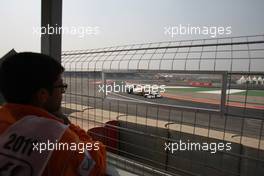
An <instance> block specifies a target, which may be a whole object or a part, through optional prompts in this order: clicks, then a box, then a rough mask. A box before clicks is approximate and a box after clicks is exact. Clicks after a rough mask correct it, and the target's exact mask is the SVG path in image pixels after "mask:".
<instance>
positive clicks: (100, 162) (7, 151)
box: [0, 52, 106, 176]
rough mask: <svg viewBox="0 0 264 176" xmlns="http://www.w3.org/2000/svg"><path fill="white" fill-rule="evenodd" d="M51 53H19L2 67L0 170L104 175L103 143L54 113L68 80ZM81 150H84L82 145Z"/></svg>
mask: <svg viewBox="0 0 264 176" xmlns="http://www.w3.org/2000/svg"><path fill="white" fill-rule="evenodd" d="M63 71H64V68H63V67H62V66H61V65H60V64H59V63H58V62H56V61H55V60H54V59H53V58H51V57H49V56H46V55H43V54H37V53H29V52H25V53H18V54H15V55H12V56H9V57H7V58H5V59H4V61H3V62H2V64H1V66H0V91H1V93H2V95H3V97H4V99H5V101H6V102H7V103H6V104H4V105H3V107H2V108H1V109H0V175H45V176H46V175H67V176H70V175H96V176H100V175H104V174H105V170H106V161H105V158H106V156H105V155H106V154H105V147H104V145H102V144H101V143H99V142H98V141H93V140H92V139H91V138H90V136H88V135H87V134H86V132H85V131H84V130H82V129H81V128H79V127H77V126H75V125H73V124H71V123H70V124H68V125H66V124H64V121H63V120H61V119H59V118H57V117H56V116H54V115H53V114H56V112H57V111H58V110H59V108H60V106H61V100H62V94H63V93H64V92H65V90H66V88H67V85H66V84H64V83H63V81H62V73H63ZM84 149H85V150H84Z"/></svg>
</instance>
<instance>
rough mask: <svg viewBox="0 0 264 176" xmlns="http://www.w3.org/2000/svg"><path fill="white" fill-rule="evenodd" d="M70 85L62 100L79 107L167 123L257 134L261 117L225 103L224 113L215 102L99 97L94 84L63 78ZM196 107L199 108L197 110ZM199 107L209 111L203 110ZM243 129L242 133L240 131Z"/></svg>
mask: <svg viewBox="0 0 264 176" xmlns="http://www.w3.org/2000/svg"><path fill="white" fill-rule="evenodd" d="M66 82H67V83H68V84H69V85H70V86H69V88H68V90H67V92H66V94H65V95H64V98H63V101H64V102H66V103H73V104H78V105H83V106H90V107H94V108H99V109H104V110H108V111H115V112H118V113H120V114H128V115H134V116H140V117H145V118H152V119H156V120H165V121H168V122H177V123H181V124H195V125H196V126H202V127H204V128H210V129H217V130H228V131H231V132H234V133H237V134H241V133H243V135H247V136H252V137H258V136H259V134H260V132H261V124H262V120H263V119H264V110H263V109H254V108H243V107H235V106H227V109H226V115H224V116H222V115H220V114H219V113H215V112H214V111H216V110H219V105H216V104H210V103H203V102H192V101H185V100H176V99H170V98H166V97H163V98H159V99H147V98H144V97H143V96H139V95H133V94H127V93H110V94H108V95H107V96H106V97H105V98H103V93H102V92H98V88H97V86H96V85H95V84H85V83H84V82H85V80H82V79H71V80H70V82H69V80H67V79H66ZM198 109H201V111H199V110H198ZM203 109H209V110H212V112H205V111H203ZM242 131H243V132H242Z"/></svg>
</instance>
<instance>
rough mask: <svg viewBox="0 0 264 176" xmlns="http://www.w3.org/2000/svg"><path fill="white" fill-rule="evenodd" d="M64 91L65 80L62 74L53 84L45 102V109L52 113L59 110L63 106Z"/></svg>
mask: <svg viewBox="0 0 264 176" xmlns="http://www.w3.org/2000/svg"><path fill="white" fill-rule="evenodd" d="M63 93H64V92H63V81H62V78H61V76H60V77H59V79H58V80H57V81H56V82H55V83H54V84H53V90H52V92H51V94H50V96H49V98H48V99H47V101H46V103H45V104H44V109H46V110H47V111H48V112H50V113H53V112H56V111H58V110H59V109H60V107H61V100H62V94H63Z"/></svg>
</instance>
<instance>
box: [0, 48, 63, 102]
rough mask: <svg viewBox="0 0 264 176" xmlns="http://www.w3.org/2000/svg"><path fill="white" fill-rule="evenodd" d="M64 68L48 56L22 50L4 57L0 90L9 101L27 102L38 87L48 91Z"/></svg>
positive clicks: (0, 74)
mask: <svg viewBox="0 0 264 176" xmlns="http://www.w3.org/2000/svg"><path fill="white" fill-rule="evenodd" d="M63 71H64V68H63V67H62V66H61V64H60V63H58V62H57V61H56V60H55V59H53V58H52V57H50V56H47V55H44V54H39V53H31V52H23V53H18V54H15V55H12V56H10V57H7V58H5V59H4V61H3V62H2V64H1V66H0V91H1V93H2V95H3V96H4V98H5V100H6V101H7V102H9V103H19V104H28V103H30V102H31V100H32V96H33V95H34V93H36V92H37V91H38V90H39V89H41V88H45V89H47V90H48V91H49V92H50V93H51V92H52V90H53V84H54V82H55V81H56V80H57V79H58V78H59V76H60V74H62V73H63Z"/></svg>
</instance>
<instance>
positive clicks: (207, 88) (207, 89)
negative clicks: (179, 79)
mask: <svg viewBox="0 0 264 176" xmlns="http://www.w3.org/2000/svg"><path fill="white" fill-rule="evenodd" d="M211 90H219V88H209V87H193V88H166V91H165V92H167V93H177V92H199V91H211Z"/></svg>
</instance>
